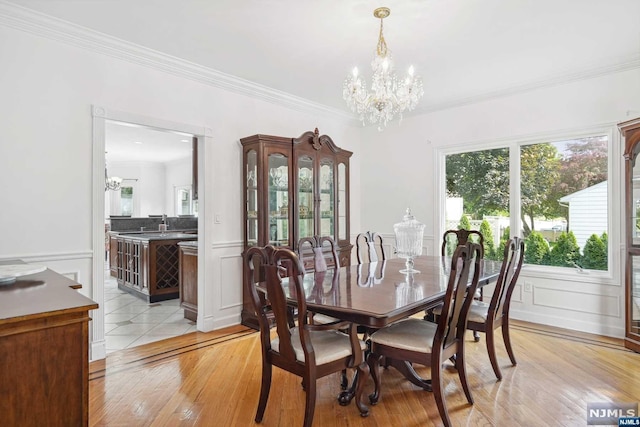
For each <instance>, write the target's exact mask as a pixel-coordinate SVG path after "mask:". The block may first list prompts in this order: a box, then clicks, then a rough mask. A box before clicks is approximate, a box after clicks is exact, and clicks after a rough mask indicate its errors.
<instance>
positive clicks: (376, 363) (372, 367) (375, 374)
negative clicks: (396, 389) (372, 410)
mask: <svg viewBox="0 0 640 427" xmlns="http://www.w3.org/2000/svg"><path fill="white" fill-rule="evenodd" d="M367 364H368V365H369V371H370V373H371V378H373V393H371V394H370V395H369V402H370V403H371V404H372V405H375V404H376V403H378V400H379V399H380V356H378V355H376V354H373V353H369V356H368V357H367Z"/></svg>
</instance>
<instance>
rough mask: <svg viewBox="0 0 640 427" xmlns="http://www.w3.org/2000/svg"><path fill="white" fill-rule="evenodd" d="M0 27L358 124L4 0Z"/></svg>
mask: <svg viewBox="0 0 640 427" xmlns="http://www.w3.org/2000/svg"><path fill="white" fill-rule="evenodd" d="M0 25H4V26H7V27H11V28H15V29H18V30H21V31H25V32H28V33H31V34H35V35H38V36H42V37H45V38H48V39H51V40H55V41H59V42H63V43H66V44H69V45H73V46H76V47H80V48H83V49H87V50H89V51H92V52H96V53H101V54H103V55H108V56H111V57H114V58H118V59H121V60H124V61H127V62H131V63H134V64H138V65H143V66H146V67H150V68H154V69H157V70H160V71H163V72H166V73H169V74H173V75H176V76H178V77H183V78H187V79H190V80H194V81H197V82H199V83H203V84H206V85H209V86H213V87H216V88H220V89H224V90H228V91H230V92H234V93H238V94H241V95H245V96H248V97H250V98H254V99H259V100H262V101H266V102H269V103H272V104H276V105H280V106H283V107H286V108H290V109H292V110H296V111H300V112H303V113H313V114H318V113H320V114H322V115H325V116H330V117H333V118H337V119H340V120H343V121H347V122H349V123H350V124H354V125H355V124H358V123H359V122H358V121H357V120H356V118H355V117H354V116H353V115H352V114H350V113H348V112H346V111H342V110H339V109H337V108H332V107H328V106H326V105H322V104H319V103H315V102H312V101H309V100H307V99H304V98H301V97H298V96H295V95H292V94H290V93H287V92H283V91H280V90H277V89H272V88H270V87H267V86H263V85H260V84H257V83H253V82H251V81H249V80H245V79H242V78H239V77H236V76H232V75H230V74H226V73H223V72H221V71H217V70H214V69H211V68H207V67H203V66H201V65H199V64H196V63H193V62H190V61H187V60H184V59H181V58H178V57H175V56H171V55H167V54H165V53H162V52H159V51H156V50H153V49H149V48H146V47H144V46H140V45H137V44H134V43H131V42H128V41H126V40H122V39H119V38H117V37H113V36H109V35H107V34H104V33H100V32H98V31H95V30H91V29H89V28H86V27H83V26H80V25H77V24H73V23H71V22H68V21H64V20H62V19H58V18H55V17H53V16H49V15H46V14H44V13H40V12H37V11H34V10H32V9H28V8H25V7H23V6H19V5H16V4H13V3H9V2H7V1H5V0H0Z"/></svg>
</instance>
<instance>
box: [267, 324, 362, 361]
mask: <svg viewBox="0 0 640 427" xmlns="http://www.w3.org/2000/svg"><path fill="white" fill-rule="evenodd" d="M309 337H310V338H311V344H312V345H313V350H314V352H315V356H316V365H323V364H325V363H329V362H332V361H334V360H338V359H342V358H343V357H347V356H349V355H350V354H352V350H351V341H350V340H349V335H347V334H344V333H342V332H340V331H310V332H309ZM359 341H360V349H361V350H362V351H364V350H365V349H366V348H367V345H366V344H365V343H364V342H363V341H362V340H359ZM291 345H293V350H294V351H295V353H296V359H297V360H299V361H301V362H304V361H305V360H304V351H303V350H302V345H301V344H300V332H299V331H298V328H297V327H295V328H292V329H291ZM271 348H272V349H273V350H275V351H279V349H280V339H279V338H278V337H276V338H274V339H273V340H272V341H271Z"/></svg>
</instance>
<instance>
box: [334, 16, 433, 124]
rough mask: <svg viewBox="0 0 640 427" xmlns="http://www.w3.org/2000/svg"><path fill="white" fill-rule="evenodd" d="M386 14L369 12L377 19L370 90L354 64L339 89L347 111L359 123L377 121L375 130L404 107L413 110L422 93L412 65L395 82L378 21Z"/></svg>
mask: <svg viewBox="0 0 640 427" xmlns="http://www.w3.org/2000/svg"><path fill="white" fill-rule="evenodd" d="M390 13H391V10H390V9H389V8H387V7H379V8H377V9H376V10H374V11H373V16H375V17H376V18H380V35H379V36H378V46H377V48H376V55H375V57H374V58H373V61H371V68H373V76H372V78H371V91H368V90H367V85H366V83H365V81H364V80H363V79H362V78H360V77H359V76H358V68H357V67H355V68H354V69H353V73H352V75H351V76H348V77H347V78H346V79H345V81H344V87H343V90H342V96H343V98H344V99H345V101H347V105H348V106H349V108H351V111H353V112H357V113H358V115H359V116H360V117H359V118H360V120H361V121H362V124H363V125H364V124H366V121H368V122H369V123H371V124H377V125H378V130H379V131H381V130H383V129H384V127H385V126H386V125H387V122H388V121H390V120H393V118H394V116H395V115H396V114H397V115H399V116H400V118H401V119H402V113H403V112H404V111H405V110H408V111H411V110H413V109H414V108H415V107H416V105H417V104H418V101H419V100H420V98H422V95H423V94H424V90H423V88H422V79H421V78H420V77H419V76H416V75H415V74H414V70H413V66H411V67H409V71H408V73H407V76H406V77H405V78H404V80H401V81H400V82H398V79H397V77H396V73H395V72H394V70H393V61H392V59H391V51H390V50H389V49H387V43H386V42H385V40H384V36H383V35H382V21H383V19H384V18H386V17H387V16H389V14H390Z"/></svg>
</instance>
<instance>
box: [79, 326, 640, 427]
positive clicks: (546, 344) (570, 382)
mask: <svg viewBox="0 0 640 427" xmlns="http://www.w3.org/2000/svg"><path fill="white" fill-rule="evenodd" d="M190 335H192V336H185V337H181V338H178V339H172V340H166V341H163V342H160V343H154V344H153V345H151V346H144V347H143V348H140V349H137V350H135V349H132V351H125V352H122V353H120V352H118V353H117V354H114V355H109V356H108V357H107V360H106V361H102V362H98V363H92V364H91V367H90V371H91V377H90V378H91V379H90V382H89V398H90V402H89V425H91V426H154V427H155V426H212V425H216V426H217V425H224V426H251V425H256V424H255V422H254V417H255V411H256V406H257V403H258V395H259V393H260V378H261V359H260V357H261V356H260V346H259V337H258V334H257V333H255V332H253V331H251V330H248V329H246V328H244V327H241V326H240V327H234V328H229V329H227V330H222V331H216V332H215V333H209V334H204V333H195V334H190ZM512 342H513V346H514V351H515V354H516V358H517V360H518V365H517V366H515V367H513V366H511V364H510V362H509V359H508V356H507V354H506V351H505V350H504V346H503V344H502V342H501V341H500V340H499V341H498V344H497V354H498V360H499V364H500V367H501V369H502V374H503V380H502V381H496V378H495V375H494V373H493V370H492V368H491V365H490V363H489V358H488V356H487V351H486V346H485V341H484V337H482V339H481V341H480V342H478V343H475V342H473V340H472V337H471V335H469V336H468V338H467V343H466V349H467V351H466V358H467V366H468V368H467V370H468V376H469V382H470V387H471V391H472V394H473V397H474V400H475V403H474V405H469V404H468V403H467V401H466V398H465V396H464V393H463V392H462V387H461V385H460V382H459V379H458V375H457V372H456V371H455V370H454V369H453V368H452V367H451V366H450V363H449V362H447V364H448V365H449V366H447V367H445V369H444V375H443V378H444V384H445V395H446V400H447V404H448V407H449V412H450V417H451V420H452V422H453V424H454V425H465V426H466V425H473V426H505V425H509V426H563V427H564V426H584V425H586V416H587V412H586V407H587V404H588V403H589V402H600V401H613V402H618V401H620V402H638V401H640V370H638V369H637V367H638V366H639V365H640V355H639V354H636V353H633V352H630V351H628V350H626V349H624V348H623V347H622V346H621V345H620V341H619V340H615V339H609V338H604V337H597V336H593V335H588V334H574V333H573V332H570V331H566V330H562V329H558V328H549V327H541V326H539V325H531V324H525V323H518V324H516V325H514V327H513V328H512ZM416 369H417V371H418V372H419V373H420V374H421V375H423V376H425V377H428V376H430V373H429V369H428V368H426V367H416ZM383 371H384V372H382V394H381V400H380V402H379V403H378V404H377V405H375V406H371V405H369V408H370V415H369V417H367V418H362V417H361V416H360V414H359V412H358V410H357V408H356V407H355V405H354V404H353V403H352V404H351V405H348V406H345V407H343V406H340V405H339V404H338V403H337V400H336V397H337V395H338V394H339V392H340V386H339V376H338V375H331V376H328V377H325V378H321V379H320V380H319V381H318V388H317V402H316V413H315V419H314V425H315V426H336V427H345V426H349V427H351V426H354V427H365V426H366V427H378V426H380V427H382V426H385V427H387V426H403V427H405V426H427V427H428V426H441V425H442V423H441V421H440V417H439V415H438V410H437V407H436V404H435V401H434V398H433V394H432V393H430V392H426V391H423V390H420V389H418V388H417V387H415V386H413V385H412V384H410V383H408V382H407V381H405V380H404V379H403V378H402V376H401V375H400V374H399V373H398V372H397V371H395V370H394V369H392V368H390V369H385V370H383ZM372 390H373V384H372V382H371V381H370V382H369V383H368V384H367V386H366V394H369V393H370V392H371V391H372ZM304 402H305V399H304V392H303V390H302V387H301V381H300V378H298V377H295V376H293V375H291V374H289V373H286V372H283V371H282V370H279V369H277V368H274V371H273V382H272V386H271V393H270V397H269V402H268V404H267V409H266V412H265V415H264V420H263V422H262V424H260V425H263V426H265V427H271V426H283V427H284V426H287V427H288V426H291V425H294V426H295V425H300V424H302V420H303V417H304Z"/></svg>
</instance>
